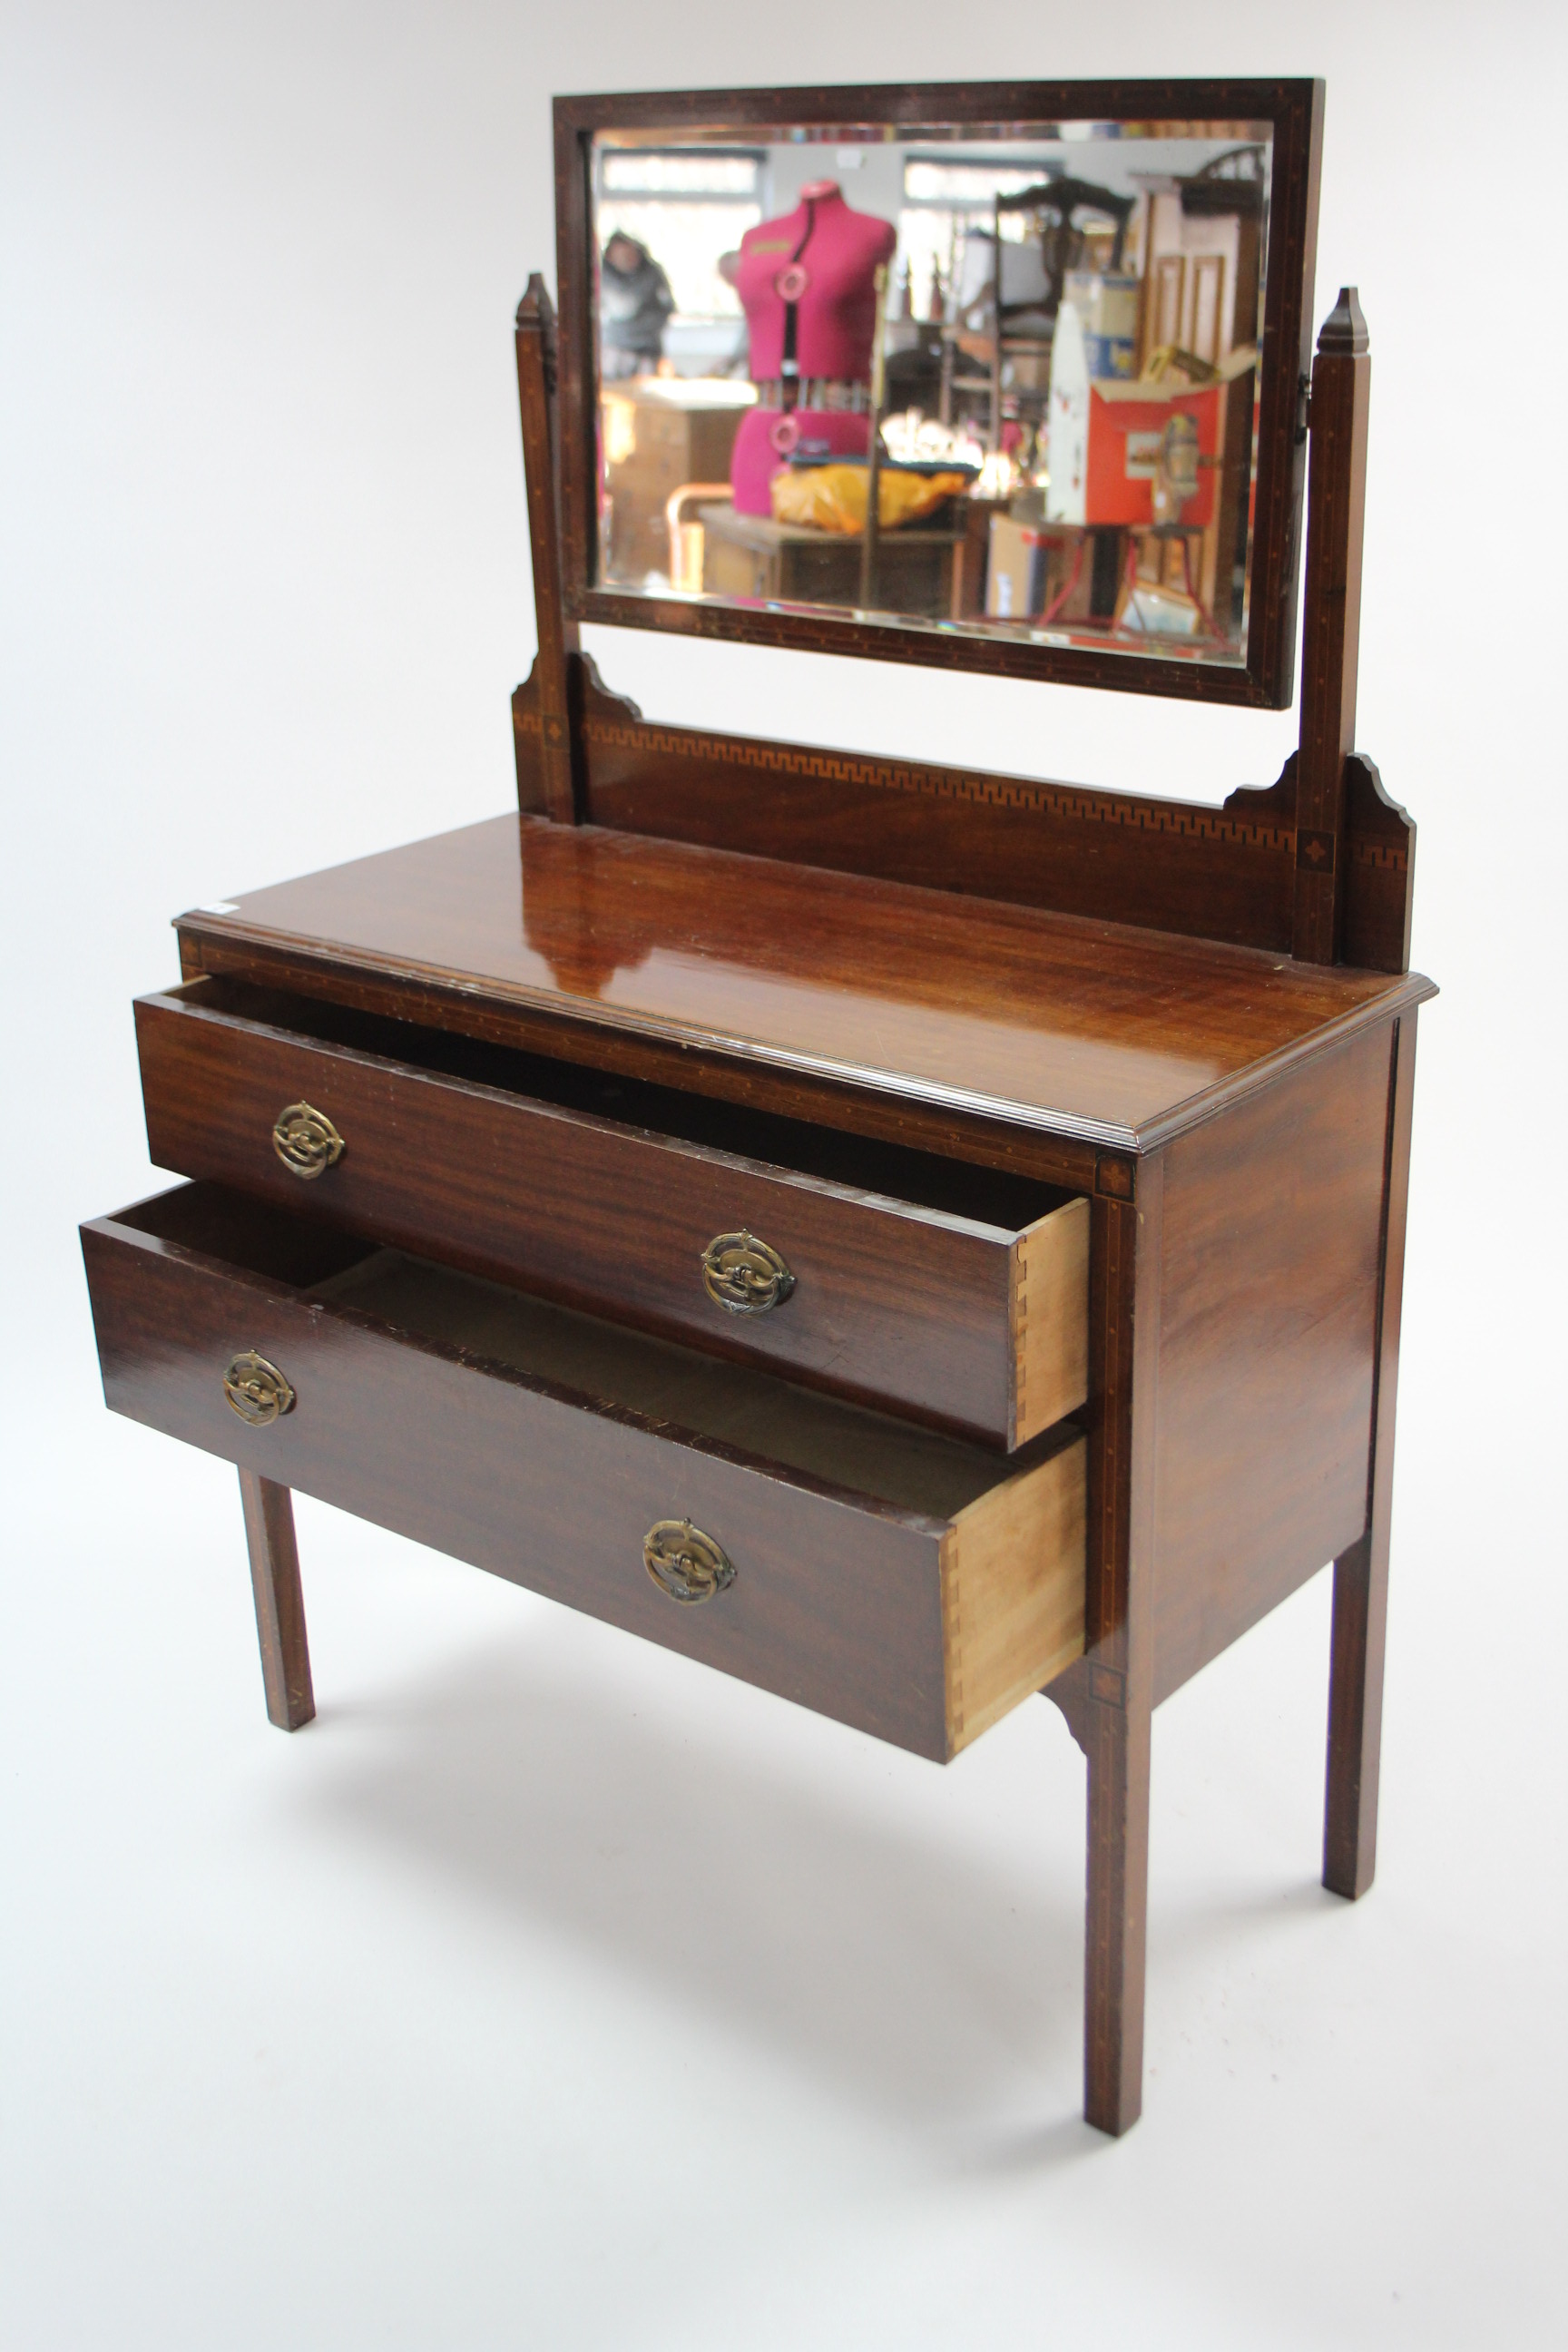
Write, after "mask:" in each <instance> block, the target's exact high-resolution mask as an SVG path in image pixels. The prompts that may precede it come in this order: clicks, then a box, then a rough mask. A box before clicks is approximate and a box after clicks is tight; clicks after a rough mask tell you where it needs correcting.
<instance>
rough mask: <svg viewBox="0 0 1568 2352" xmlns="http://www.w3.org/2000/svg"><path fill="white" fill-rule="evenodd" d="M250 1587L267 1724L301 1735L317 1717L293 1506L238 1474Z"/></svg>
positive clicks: (282, 1490) (270, 1486) (281, 1492)
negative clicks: (304, 1727)
mask: <svg viewBox="0 0 1568 2352" xmlns="http://www.w3.org/2000/svg"><path fill="white" fill-rule="evenodd" d="M239 1500H240V1508H241V1510H242V1512H243V1514H244V1517H245V1542H246V1549H247V1551H248V1552H249V1554H250V1581H251V1585H252V1587H253V1589H254V1591H255V1594H256V1632H257V1637H258V1641H259V1642H260V1644H261V1680H262V1686H263V1688H264V1689H265V1691H266V1693H267V1715H268V1721H269V1722H271V1723H275V1724H276V1725H277V1726H278V1728H279V1731H298V1730H299V1729H300V1726H301V1724H306V1723H309V1722H310V1718H311V1717H312V1716H313V1715H314V1714H315V1712H316V1698H315V1693H314V1691H313V1690H312V1689H311V1687H310V1646H309V1644H308V1643H307V1641H306V1637H305V1600H304V1595H303V1593H302V1592H301V1591H300V1554H299V1551H298V1549H297V1548H296V1546H295V1542H294V1505H293V1501H292V1498H291V1497H290V1496H289V1489H288V1487H287V1486H276V1485H274V1483H273V1481H272V1480H271V1479H270V1478H259V1477H258V1476H257V1475H256V1473H255V1471H254V1470H246V1469H244V1468H242V1469H241V1471H240V1474H239Z"/></svg>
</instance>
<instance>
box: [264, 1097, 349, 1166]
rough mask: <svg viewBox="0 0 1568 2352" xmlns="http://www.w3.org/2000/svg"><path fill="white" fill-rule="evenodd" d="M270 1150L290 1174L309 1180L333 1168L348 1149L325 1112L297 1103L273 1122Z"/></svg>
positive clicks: (306, 1103) (282, 1111) (291, 1104)
mask: <svg viewBox="0 0 1568 2352" xmlns="http://www.w3.org/2000/svg"><path fill="white" fill-rule="evenodd" d="M272 1149H273V1150H274V1151H275V1152H276V1153H277V1154H278V1157H279V1160H281V1161H282V1162H283V1165H284V1167H285V1168H287V1169H288V1171H289V1174H290V1175H293V1176H303V1177H304V1178H305V1179H306V1180H307V1181H309V1180H310V1178H311V1177H312V1176H320V1175H322V1174H324V1173H325V1171H326V1170H327V1169H329V1168H335V1167H336V1166H337V1164H338V1161H339V1160H341V1159H342V1156H343V1153H344V1151H345V1150H347V1149H348V1147H347V1145H346V1144H345V1143H344V1141H343V1139H342V1136H341V1135H340V1134H339V1133H338V1130H337V1129H336V1128H335V1127H334V1126H333V1125H332V1122H331V1119H330V1118H328V1117H327V1114H326V1112H325V1111H324V1110H317V1109H316V1108H315V1107H314V1105H313V1104H311V1103H308V1102H297V1103H290V1104H289V1108H288V1109H287V1110H280V1111H279V1114H278V1116H277V1118H275V1119H274V1120H273V1122H272Z"/></svg>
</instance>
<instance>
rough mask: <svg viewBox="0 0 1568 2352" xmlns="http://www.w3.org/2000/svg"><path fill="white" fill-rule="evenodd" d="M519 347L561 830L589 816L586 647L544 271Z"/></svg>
mask: <svg viewBox="0 0 1568 2352" xmlns="http://www.w3.org/2000/svg"><path fill="white" fill-rule="evenodd" d="M516 345H517V396H518V405H519V409H520V411H521V417H522V455H523V476H524V479H525V482H526V484H527V489H528V535H529V541H530V545H531V549H532V553H533V609H534V614H535V616H536V620H537V625H538V633H539V656H538V659H537V661H536V662H535V664H534V670H535V675H536V677H537V678H538V681H539V697H540V719H541V726H540V747H539V764H540V775H541V783H542V794H541V798H542V806H543V808H544V810H545V812H546V814H548V815H550V816H552V817H553V818H554V819H555V820H556V822H557V823H558V824H572V823H573V822H574V819H575V818H576V817H577V816H578V815H579V814H581V802H582V797H583V777H582V773H581V770H582V751H581V744H582V734H581V730H580V729H578V728H575V727H574V725H573V723H572V709H571V698H572V688H573V675H572V671H571V669H570V668H569V667H568V665H569V663H570V662H571V661H572V660H573V657H574V656H576V654H577V652H578V639H577V625H576V623H575V622H574V621H569V620H568V619H567V618H566V616H565V613H564V610H563V604H562V585H563V583H562V577H561V519H560V515H559V512H558V510H557V507H556V498H557V486H558V483H559V479H560V467H559V465H558V463H557V458H556V415H555V403H556V373H557V352H556V336H555V312H554V308H553V306H552V302H551V299H550V294H549V289H547V288H546V286H545V283H544V280H543V278H541V277H540V275H539V273H538V271H537V270H536V271H535V272H534V274H533V276H532V277H531V278H530V279H529V281H528V290H527V292H526V293H525V294H524V296H523V298H522V299H521V302H520V303H519V304H518V306H517V333H516Z"/></svg>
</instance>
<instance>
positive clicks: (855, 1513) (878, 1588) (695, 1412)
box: [82, 1184, 1085, 1759]
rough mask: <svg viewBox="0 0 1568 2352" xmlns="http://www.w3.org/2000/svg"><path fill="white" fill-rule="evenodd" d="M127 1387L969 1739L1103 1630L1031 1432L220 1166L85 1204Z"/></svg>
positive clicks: (546, 1578) (1068, 1481) (112, 1391)
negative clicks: (866, 1392) (419, 1237)
mask: <svg viewBox="0 0 1568 2352" xmlns="http://www.w3.org/2000/svg"><path fill="white" fill-rule="evenodd" d="M82 1246H83V1251H84V1254H85V1256H86V1261H87V1272H88V1281H89V1287H90V1290H91V1294H92V1307H93V1315H94V1319H95V1322H96V1325H97V1331H98V1344H99V1353H100V1360H101V1363H102V1368H103V1381H104V1390H105V1393H106V1396H107V1399H108V1402H109V1403H110V1406H111V1407H113V1409H114V1410H115V1411H116V1412H123V1413H127V1414H129V1415H130V1416H131V1417H132V1419H134V1420H138V1421H142V1422H146V1423H150V1424H151V1425H152V1426H153V1427H154V1428H156V1429H161V1430H164V1431H166V1432H167V1433H169V1434H170V1435H172V1436H174V1437H180V1438H184V1440H185V1441H186V1442H187V1443H188V1444H193V1445H199V1446H202V1447H204V1448H205V1450H206V1451H207V1452H209V1453H213V1454H222V1455H225V1456H226V1458H227V1459H228V1460H230V1461H232V1462H236V1463H237V1464H239V1465H241V1466H242V1467H243V1468H246V1469H247V1470H251V1471H254V1472H256V1473H258V1474H259V1475H262V1476H264V1477H267V1478H268V1479H271V1480H274V1481H276V1482H277V1483H278V1484H279V1485H280V1486H290V1487H299V1488H300V1490H301V1491H302V1492H304V1493H306V1494H310V1495H315V1496H320V1497H321V1498H322V1499H323V1500H325V1501H327V1502H330V1503H333V1504H336V1505H338V1506H340V1507H342V1508H343V1509H346V1510H349V1511H352V1512H353V1513H355V1514H356V1515H357V1516H358V1517H361V1518H364V1519H370V1520H374V1521H375V1522H377V1523H378V1524H379V1525H381V1526H383V1527H387V1528H395V1529H396V1530H397V1531H398V1532H399V1533H400V1534H403V1535H407V1536H411V1537H413V1538H416V1540H418V1541H419V1542H422V1543H426V1544H429V1545H431V1546H433V1547H435V1548H436V1549H438V1550H442V1551H446V1552H450V1553H453V1554H454V1555H456V1557H458V1559H466V1560H469V1561H471V1562H473V1564H474V1565H475V1566H476V1567H479V1568H486V1569H489V1570H492V1571H494V1572H495V1573H496V1574H498V1575H501V1576H505V1577H509V1578H510V1579H511V1580H513V1581H514V1582H516V1583H519V1584H525V1585H528V1586H530V1587H531V1588H532V1589H533V1590H535V1591H540V1592H544V1593H548V1594H550V1595H551V1596H552V1598H554V1599H556V1600H560V1601H566V1602H569V1603H570V1604H571V1605H572V1606H574V1607H575V1608H579V1609H584V1610H586V1611H588V1612H591V1613H592V1614H593V1615H595V1616H598V1617H603V1618H606V1619H608V1620H609V1621H610V1622H613V1623H615V1624H617V1625H623V1626H625V1627H626V1628H628V1629H629V1630H630V1631H631V1632H633V1633H642V1634H645V1635H647V1637H648V1638H649V1639H650V1640H653V1641H657V1642H662V1643H664V1644H665V1645H666V1646H667V1647H668V1648H671V1649H676V1650H679V1651H681V1652H683V1653H684V1654H686V1655H687V1656H689V1657H693V1658H698V1659H700V1660H702V1661H703V1662H704V1663H706V1664H710V1665H712V1666H716V1667H718V1668H719V1669H720V1670H721V1672H723V1673H726V1674H731V1675H740V1676H741V1677H742V1678H743V1679H744V1680H746V1681H749V1682H753V1683H757V1684H760V1685H762V1686H763V1688H765V1689H768V1690H773V1691H777V1692H779V1693H781V1694H782V1695H783V1696H785V1697H788V1698H792V1699H795V1700H797V1701H798V1702H799V1703H800V1704H801V1705H803V1706H809V1707H813V1708H815V1709H816V1710H817V1712H819V1713H821V1714H824V1715H828V1716H833V1717H837V1718H838V1719H839V1720H840V1721H842V1722H845V1723H849V1724H853V1725H855V1726H857V1727H859V1728H860V1729H862V1730H865V1731H868V1732H872V1733H875V1734H876V1735H877V1736H878V1737H879V1738H884V1739H889V1740H891V1741H893V1742H895V1743H896V1744H897V1745H898V1746H900V1747H903V1748H912V1749H914V1750H915V1751H916V1752H918V1753H919V1754H921V1755H925V1756H931V1757H935V1758H938V1759H947V1758H949V1757H951V1756H952V1755H953V1754H955V1753H956V1752H957V1750H958V1749H959V1748H963V1746H965V1745H966V1743H967V1742H968V1741H970V1740H972V1739H973V1738H975V1737H976V1736H977V1735H978V1734H979V1733H980V1732H982V1731H984V1729H985V1728H986V1727H987V1726H988V1725H990V1724H992V1723H994V1721H995V1720H996V1719H997V1718H998V1717H1000V1716H1001V1715H1003V1714H1005V1712H1006V1711H1007V1710H1008V1709H1009V1708H1010V1707H1012V1706H1016V1704H1017V1703H1018V1702H1019V1701H1020V1700H1022V1699H1024V1698H1026V1697H1027V1696H1029V1694H1030V1693H1031V1692H1033V1691H1036V1690H1038V1689H1039V1688H1040V1687H1041V1686H1042V1685H1044V1684H1045V1683H1047V1682H1048V1681H1049V1680H1050V1679H1051V1678H1052V1676H1053V1675H1056V1674H1058V1673H1059V1672H1060V1670H1061V1669H1062V1667H1063V1666H1065V1665H1066V1664H1068V1663H1069V1661H1070V1660H1071V1659H1073V1658H1074V1657H1076V1656H1078V1655H1079V1653H1080V1652H1081V1650H1082V1648H1083V1612H1084V1452H1085V1449H1084V1443H1083V1439H1082V1437H1081V1435H1080V1434H1079V1432H1078V1431H1077V1429H1075V1428H1074V1427H1073V1425H1072V1424H1071V1423H1067V1424H1064V1425H1062V1426H1060V1427H1058V1429H1056V1430H1054V1431H1052V1432H1050V1433H1047V1434H1046V1435H1044V1436H1042V1437H1040V1438H1038V1439H1037V1440H1036V1441H1035V1442H1034V1443H1033V1444H1031V1445H1030V1446H1029V1447H1028V1448H1027V1449H1026V1450H1025V1451H1024V1452H1022V1453H1020V1454H1017V1455H1016V1456H1015V1457H1014V1458H1013V1459H1012V1460H1007V1459H1005V1458H1004V1457H1002V1456H999V1455H998V1454H995V1453H994V1452H993V1451H989V1450H987V1449H984V1448H982V1447H978V1446H974V1445H970V1444H961V1443H958V1442H956V1441H954V1440H952V1439H950V1438H946V1437H942V1436H939V1435H936V1434H934V1433H931V1432H930V1431H926V1430H922V1429H919V1428H916V1427H914V1426H912V1425H910V1424H909V1423H900V1422H898V1421H894V1420H891V1419H889V1417H887V1416H885V1415H883V1414H880V1413H875V1412H868V1411H866V1410H864V1409H862V1408H860V1407H858V1406H855V1405H851V1404H847V1403H844V1402H840V1401H838V1400H837V1399H831V1398H827V1397H824V1396H822V1395H820V1394H816V1393H814V1392H812V1391H806V1390H805V1389H802V1388H800V1387H798V1386H797V1385H795V1383H793V1382H790V1381H783V1380H780V1379H778V1378H776V1377H774V1376H773V1375H770V1374H768V1373H765V1372H761V1371H758V1370H754V1369H752V1368H747V1367H740V1366H733V1365H729V1364H725V1363H721V1362H719V1361H716V1360H713V1359H711V1358H709V1357H707V1356H704V1355H702V1354H700V1352H698V1351H696V1350H693V1349H686V1348H681V1347H677V1346H674V1345H672V1344H670V1343H669V1342H668V1341H663V1340H659V1339H652V1338H649V1337H647V1335H645V1334H643V1333H640V1332H636V1331H630V1330H627V1329H626V1328H620V1327H617V1326H616V1325H614V1324H609V1323H605V1322H604V1321H602V1320H599V1319H597V1318H592V1317H589V1316H585V1315H582V1314H579V1313H577V1312H575V1311H574V1310H572V1309H570V1308H566V1307H561V1306H559V1305H555V1304H552V1303H551V1302H550V1301H548V1300H542V1299H540V1298H537V1297H529V1296H527V1295H525V1294H522V1293H520V1292H517V1291H511V1290H507V1289H505V1288H503V1287H501V1286H499V1285H496V1284H493V1283H489V1282H486V1281H481V1280H479V1279H477V1278H475V1277H473V1276H468V1275H465V1274H462V1273H459V1272H457V1271H455V1270H454V1269H452V1268H450V1267H447V1266H440V1265H433V1264H431V1263H429V1262H427V1261H423V1260H419V1259H414V1258H409V1257H406V1256H404V1255H401V1254H399V1253H397V1252H395V1251H389V1250H385V1249H381V1248H378V1247H377V1246H375V1245H374V1244H370V1243H368V1242H366V1241H365V1240H364V1239H363V1237H359V1236H353V1235H348V1234H342V1233H339V1232H336V1231H335V1230H334V1229H333V1228H331V1226H328V1225H325V1224H322V1223H320V1222H318V1221H315V1220H306V1219H303V1218H300V1217H299V1216H297V1215H293V1214H290V1213H286V1212H282V1211H279V1210H277V1209H275V1208H272V1207H270V1206H268V1204H266V1203H263V1202H257V1201H253V1200H248V1199H247V1198H245V1197H244V1196H242V1195H240V1194H237V1193H235V1192H228V1191H226V1190H225V1189H223V1188H220V1187H218V1186H216V1185H212V1184H192V1185H185V1186H182V1187H180V1188H179V1189H178V1190H177V1191H174V1192H165V1193H163V1194H162V1195H160V1196H159V1197H158V1198H157V1199H155V1200H152V1201H148V1202H142V1204H141V1205H140V1206H139V1207H136V1208H132V1209H127V1210H125V1211H122V1212H121V1213H120V1214H119V1215H118V1216H114V1217H109V1218H104V1219H101V1220H100V1221H98V1222H97V1223H92V1224H89V1225H86V1226H84V1227H83V1228H82Z"/></svg>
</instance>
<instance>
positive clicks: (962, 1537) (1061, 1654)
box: [942, 1438, 1086, 1754]
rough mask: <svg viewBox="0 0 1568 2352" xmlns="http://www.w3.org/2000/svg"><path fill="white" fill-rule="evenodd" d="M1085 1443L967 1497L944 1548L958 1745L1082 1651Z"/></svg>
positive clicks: (952, 1716) (951, 1737) (952, 1714)
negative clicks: (974, 1496)
mask: <svg viewBox="0 0 1568 2352" xmlns="http://www.w3.org/2000/svg"><path fill="white" fill-rule="evenodd" d="M1084 1466H1085V1464H1084V1444H1083V1440H1082V1439H1081V1438H1079V1439H1078V1440H1077V1441H1076V1442H1075V1443H1074V1444H1072V1445H1071V1446H1070V1447H1068V1449H1067V1450H1066V1451H1065V1452H1063V1453H1060V1454H1056V1455H1054V1456H1053V1458H1052V1459H1051V1460H1050V1461H1049V1462H1048V1463H1046V1464H1044V1465H1042V1466H1041V1467H1040V1468H1038V1469H1037V1470H1033V1471H1030V1472H1029V1473H1028V1474H1027V1475H1025V1476H1023V1477H1018V1478H1013V1479H1009V1480H1008V1482H1007V1483H1006V1485H1005V1486H995V1487H993V1488H992V1489H991V1491H990V1492H989V1493H988V1494H985V1495H983V1496H980V1498H979V1499H978V1500H977V1501H975V1502H973V1503H972V1504H970V1505H969V1507H967V1508H966V1509H964V1510H963V1511H961V1512H960V1513H959V1514H958V1517H956V1519H955V1520H954V1521H953V1525H952V1533H951V1534H950V1535H949V1537H948V1538H947V1541H946V1543H945V1545H944V1546H943V1549H942V1620H943V1625H944V1628H945V1631H946V1637H947V1734H948V1745H949V1748H950V1749H951V1750H952V1752H953V1753H954V1754H956V1753H957V1751H958V1749H959V1748H966V1747H967V1746H968V1745H969V1743H970V1742H971V1741H972V1740H974V1739H978V1738H979V1737H980V1734H981V1733H982V1732H983V1731H987V1730H989V1729H990V1727H991V1726H992V1725H993V1724H994V1723H996V1722H998V1721H1000V1719H1001V1717H1003V1716H1004V1715H1006V1714H1009V1713H1010V1712H1011V1710H1012V1709H1013V1708H1014V1707H1016V1706H1021V1705H1022V1704H1023V1702H1024V1700H1025V1699H1026V1698H1031V1697H1033V1696H1034V1694H1035V1693H1036V1692H1037V1690H1040V1689H1041V1688H1043V1686H1044V1685H1046V1684H1047V1683H1048V1682H1050V1681H1051V1680H1053V1679H1054V1677H1055V1676H1056V1675H1058V1674H1060V1673H1061V1671H1062V1669H1063V1668H1064V1667H1065V1666H1066V1665H1068V1664H1070V1662H1071V1661H1072V1660H1073V1659H1074V1658H1076V1657H1079V1656H1080V1655H1081V1654H1082V1652H1083V1640H1084V1631H1083V1599H1084V1546H1085V1524H1086V1514H1085V1497H1084Z"/></svg>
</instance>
